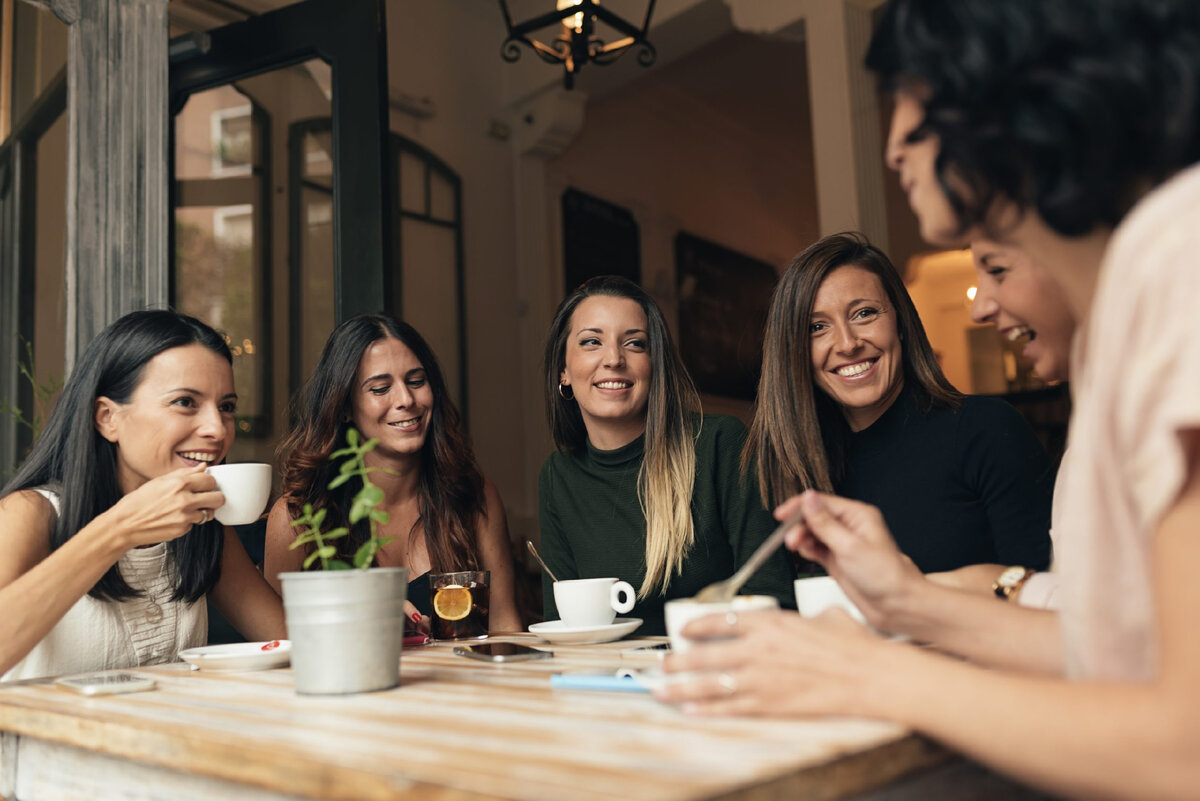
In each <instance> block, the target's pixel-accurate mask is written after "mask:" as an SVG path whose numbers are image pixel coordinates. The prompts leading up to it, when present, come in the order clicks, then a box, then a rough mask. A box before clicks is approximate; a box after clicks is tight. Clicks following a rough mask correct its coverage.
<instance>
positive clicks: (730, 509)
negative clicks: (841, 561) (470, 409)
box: [538, 276, 794, 634]
mask: <svg viewBox="0 0 1200 801" xmlns="http://www.w3.org/2000/svg"><path fill="white" fill-rule="evenodd" d="M545 376H546V384H545V393H546V404H547V411H548V414H549V417H550V427H551V432H552V434H553V436H554V442H555V444H556V445H557V446H558V452H557V453H552V454H551V455H550V456H548V457H547V458H546V461H545V463H544V464H543V465H542V472H541V475H540V476H539V479H538V509H539V515H540V519H541V531H542V555H543V557H544V558H545V560H546V564H547V566H548V567H549V568H550V570H551V571H552V572H553V573H554V575H556V576H558V578H559V579H560V580H566V579H577V578H618V579H622V580H624V581H627V582H629V583H630V584H632V585H633V586H635V587H638V588H639V589H638V591H637V596H638V599H637V604H636V605H635V606H634V608H633V611H632V614H633V615H634V616H636V617H638V618H641V619H643V620H644V625H643V627H642V629H641V631H642V633H645V634H665V633H666V624H665V621H664V618H663V608H664V604H665V602H666V601H668V600H670V599H672V598H684V597H689V596H691V595H694V594H695V593H696V592H697V591H699V590H700V589H701V588H702V587H705V586H707V585H708V584H711V583H712V582H714V581H720V580H721V579H725V578H728V577H729V576H730V575H731V574H732V573H733V572H734V570H735V569H736V568H737V567H738V566H739V565H741V564H742V563H743V562H744V561H745V560H746V558H747V557H748V556H749V555H750V553H751V552H753V550H754V549H755V548H756V547H757V546H758V545H759V544H760V543H761V542H762V540H763V539H764V538H765V537H766V536H767V534H769V533H770V532H771V530H772V529H773V528H774V521H773V520H772V519H771V516H770V515H769V514H768V513H767V512H766V510H765V509H764V508H763V506H762V504H761V502H760V501H759V499H758V497H757V495H758V492H757V489H756V488H755V486H754V483H753V481H747V480H745V479H744V478H743V476H742V474H741V471H740V470H739V467H738V453H739V452H740V450H741V448H742V444H743V443H744V442H745V437H746V433H745V428H744V427H743V426H742V424H741V423H740V422H738V421H737V420H735V419H733V418H731V417H724V416H721V415H703V416H701V414H700V398H699V396H698V395H697V393H696V389H695V387H694V386H693V384H692V379H691V377H690V376H689V375H688V373H687V370H686V368H684V366H683V362H682V361H681V359H680V357H679V354H678V353H677V352H676V350H675V346H674V343H673V342H672V341H671V335H670V332H669V331H668V329H667V325H666V321H665V320H664V319H663V314H662V311H661V310H660V309H659V308H658V305H657V304H656V303H655V302H654V300H653V299H652V298H651V297H650V296H649V295H648V294H646V292H645V291H643V290H642V288H641V287H639V286H638V285H637V284H634V283H633V282H631V281H627V280H625V279H624V278H618V277H615V276H601V277H599V278H593V279H592V280H590V281H587V282H586V283H584V284H583V285H581V286H580V287H579V288H578V289H576V290H575V291H574V292H572V293H571V294H570V295H569V296H568V297H567V298H566V299H565V300H563V302H562V303H561V304H560V305H559V308H558V312H557V314H556V315H555V317H554V321H553V322H552V323H551V326H550V332H549V335H548V337H547V342H546V356H545ZM792 572H793V571H792V569H791V565H790V564H789V562H788V561H787V559H786V557H785V556H784V555H783V554H776V555H775V556H774V557H773V558H772V560H771V561H770V562H769V563H768V564H767V565H766V566H765V567H764V568H762V569H761V570H760V571H759V572H758V573H757V574H756V575H755V576H754V577H753V578H752V579H751V581H750V583H749V584H748V588H749V589H748V590H747V591H748V592H758V593H766V594H770V595H774V596H775V597H777V598H779V599H780V601H781V602H782V603H783V604H784V605H785V606H791V605H793V603H794V602H793V601H792V592H791V579H792V578H793V576H792ZM542 586H543V601H544V604H545V612H546V618H547V619H548V620H549V619H553V618H554V617H555V616H556V615H557V614H558V609H557V606H556V605H555V601H554V592H553V583H552V582H551V581H550V580H549V579H548V578H544V579H543V585H542Z"/></svg>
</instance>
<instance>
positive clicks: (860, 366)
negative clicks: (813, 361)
mask: <svg viewBox="0 0 1200 801" xmlns="http://www.w3.org/2000/svg"><path fill="white" fill-rule="evenodd" d="M877 361H879V359H868V360H867V361H865V362H856V363H855V364H847V365H843V366H842V367H839V368H837V369H836V370H834V372H835V373H837V374H838V375H840V376H841V377H842V378H854V377H855V376H859V375H862V374H863V373H865V372H867V371H868V370H870V369H871V368H872V367H874V366H875V362H877Z"/></svg>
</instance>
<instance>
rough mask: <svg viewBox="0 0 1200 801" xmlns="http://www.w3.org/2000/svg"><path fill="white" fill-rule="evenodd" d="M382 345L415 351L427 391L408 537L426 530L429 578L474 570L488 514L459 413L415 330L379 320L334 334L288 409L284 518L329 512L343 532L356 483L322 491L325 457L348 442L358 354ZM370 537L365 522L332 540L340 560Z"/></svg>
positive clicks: (355, 321)
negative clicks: (305, 510) (480, 528)
mask: <svg viewBox="0 0 1200 801" xmlns="http://www.w3.org/2000/svg"><path fill="white" fill-rule="evenodd" d="M388 338H391V339H396V340H399V341H400V342H402V343H404V345H405V346H406V347H408V349H409V350H411V351H412V352H413V355H415V356H416V357H417V360H418V361H419V362H420V363H421V366H422V367H423V368H425V377H426V380H428V381H429V387H430V389H431V390H432V392H433V409H432V410H431V412H430V418H429V431H428V433H427V434H426V436H425V444H424V445H423V446H422V447H421V470H420V479H419V481H418V493H419V497H418V501H417V509H418V512H419V514H420V517H418V519H417V522H416V524H414V526H413V529H412V530H411V531H410V532H409V536H410V537H414V536H416V534H417V528H418V526H419V527H421V528H423V529H424V531H425V547H426V550H427V551H428V553H429V563H430V569H431V570H433V571H435V572H447V571H454V570H478V569H480V565H481V559H480V554H479V544H478V539H477V537H476V536H475V527H476V523H477V521H478V518H479V517H480V516H481V515H484V514H486V502H485V500H484V494H483V474H482V472H480V470H479V465H478V464H477V463H476V461H475V454H474V452H473V451H472V450H471V444H470V442H469V441H468V440H467V437H466V435H465V434H464V433H463V431H462V428H461V423H460V417H459V414H458V409H457V408H455V406H454V403H453V402H452V401H451V400H450V396H449V393H448V392H447V391H446V382H445V379H444V378H443V377H442V369H441V367H440V366H439V365H438V361H437V357H435V356H434V355H433V351H432V350H431V349H430V347H429V345H428V344H427V343H426V342H425V340H424V338H423V337H422V336H421V335H420V334H418V333H417V331H416V329H415V328H413V327H412V326H411V325H408V324H407V323H402V322H400V321H398V320H395V319H393V318H391V317H389V316H387V315H385V314H360V315H358V316H357V317H351V318H350V319H349V320H346V321H345V322H343V323H342V324H341V325H339V326H338V327H337V328H335V329H334V330H333V333H332V334H330V335H329V339H328V341H326V343H325V349H324V350H323V351H322V353H321V361H320V362H319V363H318V364H317V369H316V371H314V372H313V374H312V377H311V378H309V380H308V382H307V383H306V384H305V385H304V389H303V390H302V391H301V393H300V395H299V396H298V397H297V399H296V401H295V402H294V403H293V406H292V416H293V419H294V420H295V421H296V423H295V425H294V427H293V428H292V431H291V433H290V434H288V437H287V439H286V440H284V442H283V444H282V445H280V446H279V452H278V456H277V460H278V462H279V466H280V474H281V476H282V484H283V497H284V498H285V500H286V503H287V506H288V511H289V512H290V513H291V515H292V517H293V518H295V517H297V516H298V515H299V514H300V510H301V508H302V507H303V506H304V504H306V503H311V504H312V506H313V509H327V510H328V511H327V512H326V522H327V524H328V525H329V527H331V528H332V527H334V526H344V525H349V522H348V520H347V515H348V514H349V510H350V499H351V498H352V497H353V496H354V493H356V492H357V491H358V489H359V487H360V486H361V484H360V483H358V482H357V481H351V482H348V483H347V484H344V485H343V486H342V487H339V488H338V489H336V490H329V489H327V487H328V486H329V482H330V481H331V480H332V479H333V478H334V477H335V476H336V475H337V474H338V465H337V464H334V463H331V462H330V460H329V454H330V453H332V452H333V451H335V450H337V449H338V448H340V447H342V446H343V445H344V443H345V441H346V429H347V428H349V426H350V423H349V419H350V417H351V403H350V393H351V388H352V387H353V386H354V383H355V376H356V374H357V372H358V365H359V362H360V361H361V360H362V357H363V354H364V353H365V352H366V350H367V348H368V347H370V345H371V344H372V343H373V342H378V341H379V340H381V339H388ZM368 534H369V531H368V528H367V522H366V521H360V522H359V523H358V524H356V525H355V526H353V527H351V530H350V535H349V536H347V537H344V538H342V539H340V540H338V543H339V548H338V549H339V555H340V556H342V557H343V558H346V557H349V556H351V555H352V554H353V553H354V551H355V550H356V549H357V548H358V546H359V545H361V544H362V543H363V542H365V541H366V538H367V536H368Z"/></svg>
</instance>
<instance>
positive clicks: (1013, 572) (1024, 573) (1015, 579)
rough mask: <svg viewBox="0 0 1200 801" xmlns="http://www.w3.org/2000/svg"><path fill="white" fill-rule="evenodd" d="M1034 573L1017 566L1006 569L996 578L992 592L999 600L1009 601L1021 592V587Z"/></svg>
mask: <svg viewBox="0 0 1200 801" xmlns="http://www.w3.org/2000/svg"><path fill="white" fill-rule="evenodd" d="M1036 572H1037V571H1036V570H1032V569H1030V568H1028V567H1020V566H1018V565H1014V566H1012V567H1006V568H1004V570H1002V571H1001V572H1000V575H999V576H997V577H996V581H995V583H993V584H992V592H994V593H996V597H997V598H1000V599H1001V600H1004V601H1007V600H1010V599H1011V598H1012V597H1013V596H1015V595H1016V594H1017V593H1018V592H1020V591H1021V587H1023V586H1024V585H1025V582H1026V581H1028V580H1029V577H1030V576H1032V575H1033V574H1034V573H1036Z"/></svg>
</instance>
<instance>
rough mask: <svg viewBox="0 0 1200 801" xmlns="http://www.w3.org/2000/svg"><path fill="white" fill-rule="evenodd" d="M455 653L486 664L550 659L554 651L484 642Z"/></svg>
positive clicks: (460, 648) (510, 643) (512, 644)
mask: <svg viewBox="0 0 1200 801" xmlns="http://www.w3.org/2000/svg"><path fill="white" fill-rule="evenodd" d="M454 653H456V654H458V655H459V656H465V657H467V658H468V659H481V660H483V661H484V662H525V661H528V660H530V659H549V658H550V657H552V656H554V652H553V651H543V650H542V649H540V648H530V647H529V646H528V645H518V644H517V643H515V642H482V643H479V644H478V645H467V646H460V647H458V648H455V649H454Z"/></svg>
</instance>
